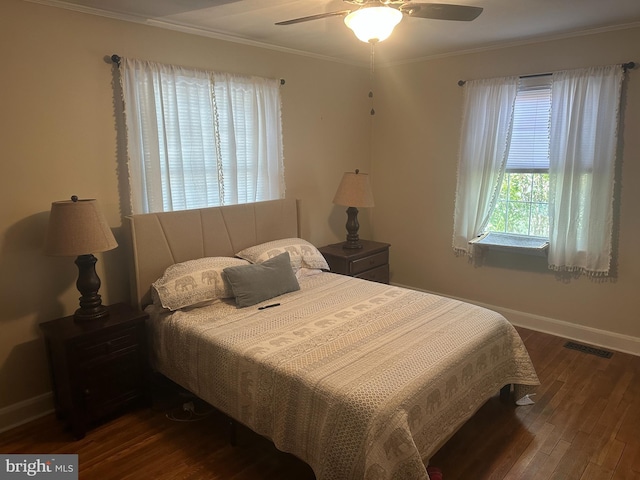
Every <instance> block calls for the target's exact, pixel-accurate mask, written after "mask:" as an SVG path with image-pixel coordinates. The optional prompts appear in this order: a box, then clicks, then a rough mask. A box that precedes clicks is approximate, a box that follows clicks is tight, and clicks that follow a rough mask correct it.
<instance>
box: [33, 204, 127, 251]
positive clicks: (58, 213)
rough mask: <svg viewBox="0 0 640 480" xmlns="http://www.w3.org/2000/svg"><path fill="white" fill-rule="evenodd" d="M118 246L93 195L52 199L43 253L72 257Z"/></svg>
mask: <svg viewBox="0 0 640 480" xmlns="http://www.w3.org/2000/svg"><path fill="white" fill-rule="evenodd" d="M117 246H118V243H117V242H116V239H115V238H114V237H113V233H111V229H110V228H109V224H108V223H107V220H106V219H105V218H104V215H103V214H102V212H101V211H100V208H99V206H98V202H97V200H95V199H85V200H79V199H78V198H77V197H72V199H71V200H65V201H60V202H53V203H52V204H51V214H50V216H49V226H48V228H47V233H46V237H45V242H44V253H45V254H46V255H55V256H63V257H75V256H79V255H87V254H91V253H96V252H106V251H107V250H112V249H114V248H116V247H117Z"/></svg>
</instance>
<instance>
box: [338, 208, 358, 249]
mask: <svg viewBox="0 0 640 480" xmlns="http://www.w3.org/2000/svg"><path fill="white" fill-rule="evenodd" d="M346 227H347V241H346V242H345V243H344V244H343V245H342V248H347V249H356V248H362V244H361V243H360V237H359V236H358V230H359V229H360V223H358V209H357V208H356V207H349V208H347V225H346Z"/></svg>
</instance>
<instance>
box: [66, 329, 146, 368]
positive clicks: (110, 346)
mask: <svg viewBox="0 0 640 480" xmlns="http://www.w3.org/2000/svg"><path fill="white" fill-rule="evenodd" d="M139 343H140V336H139V334H138V329H137V328H136V327H130V328H126V329H120V330H117V331H115V332H112V333H110V334H106V335H99V336H96V337H95V338H93V339H91V340H88V341H83V342H80V343H78V344H77V345H76V351H75V357H76V358H77V359H78V361H79V362H81V363H84V362H96V361H98V362H99V361H101V360H102V359H103V358H104V357H107V356H109V355H112V354H115V353H118V352H120V351H122V350H126V349H127V348H131V347H134V346H136V345H138V344H139Z"/></svg>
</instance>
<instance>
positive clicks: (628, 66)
mask: <svg viewBox="0 0 640 480" xmlns="http://www.w3.org/2000/svg"><path fill="white" fill-rule="evenodd" d="M620 66H621V67H622V70H624V71H625V72H626V71H627V70H632V69H634V68H636V62H627V63H621V64H620ZM548 75H553V73H552V72H549V73H534V74H532V75H521V76H520V78H533V77H546V76H548ZM465 83H467V81H466V80H458V86H459V87H462V86H463V85H464V84H465Z"/></svg>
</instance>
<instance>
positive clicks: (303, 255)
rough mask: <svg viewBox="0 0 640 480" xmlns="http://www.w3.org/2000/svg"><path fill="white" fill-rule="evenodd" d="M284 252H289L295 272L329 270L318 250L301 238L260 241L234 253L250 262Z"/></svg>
mask: <svg viewBox="0 0 640 480" xmlns="http://www.w3.org/2000/svg"><path fill="white" fill-rule="evenodd" d="M284 252H289V257H290V258H291V268H293V271H294V272H295V273H297V272H298V270H300V268H310V269H320V270H329V265H328V264H327V261H326V260H325V258H324V257H323V256H322V254H321V253H320V251H319V250H318V249H317V248H316V247H315V246H313V244H311V243H309V242H307V241H306V240H303V239H301V238H283V239H282V240H274V241H272V242H266V243H261V244H260V245H255V246H253V247H249V248H245V249H244V250H242V251H240V252H238V253H236V256H238V257H240V258H243V259H245V260H248V261H249V262H251V263H262V262H264V261H265V260H269V259H270V258H273V257H275V256H277V255H280V254H281V253H284Z"/></svg>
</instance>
